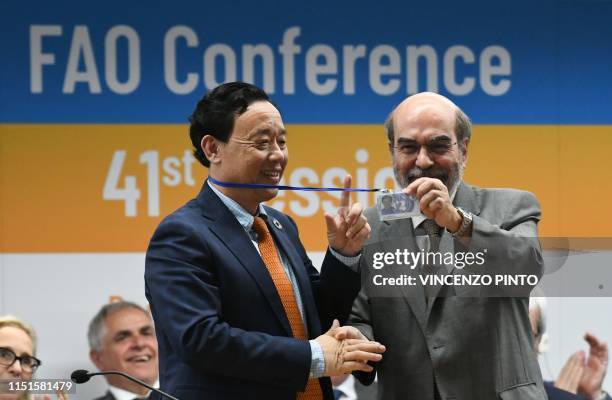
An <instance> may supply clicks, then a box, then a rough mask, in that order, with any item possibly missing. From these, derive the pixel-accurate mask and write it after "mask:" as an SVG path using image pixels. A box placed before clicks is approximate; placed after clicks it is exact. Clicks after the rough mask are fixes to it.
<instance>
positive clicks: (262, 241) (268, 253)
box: [253, 217, 323, 400]
mask: <svg viewBox="0 0 612 400" xmlns="http://www.w3.org/2000/svg"><path fill="white" fill-rule="evenodd" d="M253 229H254V230H255V232H257V242H258V245H259V252H260V253H261V258H262V259H263V262H264V264H266V267H267V268H268V272H269V273H270V277H271V278H272V281H273V282H274V286H275V287H276V291H277V292H278V295H279V297H280V299H281V303H283V308H284V309H285V314H286V315H287V319H288V320H289V326H291V332H293V337H294V338H296V339H300V340H308V335H307V333H306V327H305V326H304V321H303V320H302V316H301V314H300V310H299V309H298V305H297V301H296V300H295V294H294V293H293V287H292V286H291V281H290V280H289V277H288V276H287V274H286V273H285V269H284V268H283V264H282V263H281V260H280V258H279V256H278V251H277V249H276V245H275V244H274V239H273V238H272V235H271V234H270V231H269V230H268V226H267V225H266V222H265V221H264V220H263V218H261V217H255V220H254V221H253ZM297 398H298V399H299V400H321V399H323V392H322V390H321V385H319V381H318V379H309V380H308V384H307V385H306V390H305V391H304V392H299V393H298V396H297Z"/></svg>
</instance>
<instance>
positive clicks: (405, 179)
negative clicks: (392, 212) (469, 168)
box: [393, 157, 465, 199]
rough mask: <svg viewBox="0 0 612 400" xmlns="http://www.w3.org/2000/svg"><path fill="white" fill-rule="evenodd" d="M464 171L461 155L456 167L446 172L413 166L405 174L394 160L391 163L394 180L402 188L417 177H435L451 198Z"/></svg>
mask: <svg viewBox="0 0 612 400" xmlns="http://www.w3.org/2000/svg"><path fill="white" fill-rule="evenodd" d="M464 171H465V163H464V162H463V157H462V158H461V160H459V163H458V164H457V165H456V167H453V168H452V169H451V171H450V172H449V173H448V174H447V171H445V170H442V169H439V168H435V167H434V168H429V169H427V170H423V169H421V168H419V167H413V168H411V169H410V170H409V171H408V172H407V173H406V174H403V175H402V174H400V172H399V170H398V169H397V164H396V163H395V162H394V163H393V174H394V175H395V181H396V182H397V184H398V185H399V186H400V187H401V188H402V189H404V188H405V187H406V186H408V185H409V184H410V183H412V182H413V181H415V180H416V179H418V178H422V177H427V178H437V179H440V180H441V181H442V183H444V185H445V186H446V188H447V189H448V194H449V196H450V198H451V199H453V198H454V197H455V194H456V193H457V189H459V184H460V183H461V181H462V180H463V173H464Z"/></svg>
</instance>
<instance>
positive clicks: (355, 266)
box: [329, 247, 361, 272]
mask: <svg viewBox="0 0 612 400" xmlns="http://www.w3.org/2000/svg"><path fill="white" fill-rule="evenodd" d="M329 251H330V252H331V253H332V255H333V256H334V257H336V259H337V260H338V261H340V262H341V263H342V264H344V265H346V266H347V267H349V268H350V269H351V270H353V271H354V272H359V260H360V259H361V253H359V254H357V255H356V256H352V257H347V256H343V255H342V254H340V253H338V252H337V251H336V250H334V249H332V248H331V247H330V248H329Z"/></svg>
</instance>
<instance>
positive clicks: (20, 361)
mask: <svg viewBox="0 0 612 400" xmlns="http://www.w3.org/2000/svg"><path fill="white" fill-rule="evenodd" d="M2 350H5V351H8V352H9V353H10V354H12V355H13V361H12V362H11V363H10V364H8V365H5V364H2V363H0V365H2V366H4V367H7V368H10V367H11V366H12V365H13V364H15V361H17V360H19V365H20V366H21V369H23V370H24V371H26V372H31V373H34V372H36V370H37V369H38V367H40V366H41V365H42V361H40V360H39V359H38V358H36V357H34V356H18V355H17V354H16V353H15V352H14V351H13V350H11V349H10V348H8V347H0V351H2ZM24 358H31V359H33V360H35V361H36V362H37V363H38V364H37V365H35V366H33V367H28V366H27V364H24V363H23V362H22V360H23V359H24Z"/></svg>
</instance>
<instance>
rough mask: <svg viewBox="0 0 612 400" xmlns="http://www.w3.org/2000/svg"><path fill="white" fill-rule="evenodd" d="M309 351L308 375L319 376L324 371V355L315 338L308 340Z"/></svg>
mask: <svg viewBox="0 0 612 400" xmlns="http://www.w3.org/2000/svg"><path fill="white" fill-rule="evenodd" d="M309 343H310V352H311V354H312V359H311V360H310V377H311V378H320V377H322V376H323V374H324V373H325V357H324V356H323V349H322V348H321V345H320V344H319V342H317V341H316V340H314V339H313V340H310V341H309Z"/></svg>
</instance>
